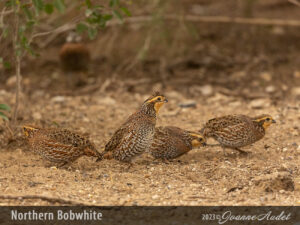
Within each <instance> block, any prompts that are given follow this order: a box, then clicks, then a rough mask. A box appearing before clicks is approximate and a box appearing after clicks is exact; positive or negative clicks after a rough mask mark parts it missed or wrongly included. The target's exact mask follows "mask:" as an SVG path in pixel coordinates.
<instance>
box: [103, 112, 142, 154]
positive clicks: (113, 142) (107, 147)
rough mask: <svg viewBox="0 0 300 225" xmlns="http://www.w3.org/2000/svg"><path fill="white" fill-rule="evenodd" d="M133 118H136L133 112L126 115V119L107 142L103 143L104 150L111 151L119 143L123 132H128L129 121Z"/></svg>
mask: <svg viewBox="0 0 300 225" xmlns="http://www.w3.org/2000/svg"><path fill="white" fill-rule="evenodd" d="M135 119H138V116H136V114H133V115H131V116H129V117H128V119H127V120H126V121H125V122H124V123H123V124H122V126H121V127H120V128H119V129H118V130H117V131H116V132H115V133H114V134H113V136H112V137H111V139H110V140H109V141H108V142H107V144H106V145H105V150H104V152H109V151H113V150H114V149H116V148H117V147H118V146H119V145H120V143H121V142H122V140H123V138H124V134H126V133H128V132H130V130H131V129H130V127H131V123H132V121H134V120H135Z"/></svg>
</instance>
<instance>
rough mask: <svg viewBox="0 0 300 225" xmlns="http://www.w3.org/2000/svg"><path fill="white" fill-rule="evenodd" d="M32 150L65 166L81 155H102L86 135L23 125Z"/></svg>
mask: <svg viewBox="0 0 300 225" xmlns="http://www.w3.org/2000/svg"><path fill="white" fill-rule="evenodd" d="M23 132H24V135H25V136H26V138H27V140H28V143H29V145H30V147H31V148H32V150H33V151H34V152H35V153H37V154H39V155H40V156H42V158H44V159H46V160H49V161H51V162H55V163H58V164H60V165H59V166H63V165H65V164H67V163H70V162H73V161H75V160H76V159H78V158H79V157H81V156H84V155H85V156H91V157H97V158H99V157H100V156H101V155H100V153H99V152H98V151H97V150H96V148H95V146H94V144H93V143H92V142H91V141H89V140H88V139H87V138H86V137H83V136H81V135H79V134H77V133H74V132H72V131H69V130H66V129H56V128H39V127H36V126H31V125H26V126H23Z"/></svg>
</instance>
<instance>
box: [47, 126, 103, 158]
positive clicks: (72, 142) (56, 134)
mask: <svg viewBox="0 0 300 225" xmlns="http://www.w3.org/2000/svg"><path fill="white" fill-rule="evenodd" d="M46 135H47V137H48V138H49V139H50V140H52V141H54V142H57V143H60V144H62V145H67V146H72V147H75V148H78V149H81V151H84V154H85V155H88V156H95V157H99V156H100V154H99V152H98V151H97V150H96V147H95V145H94V144H93V143H92V142H91V141H90V140H89V139H88V138H86V137H83V136H81V135H79V134H77V133H74V132H72V131H69V130H66V129H62V130H59V129H49V130H47V133H46Z"/></svg>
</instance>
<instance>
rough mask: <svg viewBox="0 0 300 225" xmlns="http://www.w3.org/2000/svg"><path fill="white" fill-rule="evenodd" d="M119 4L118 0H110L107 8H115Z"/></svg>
mask: <svg viewBox="0 0 300 225" xmlns="http://www.w3.org/2000/svg"><path fill="white" fill-rule="evenodd" d="M119 4H120V2H119V0H110V1H109V6H110V7H111V8H112V7H115V6H117V5H119Z"/></svg>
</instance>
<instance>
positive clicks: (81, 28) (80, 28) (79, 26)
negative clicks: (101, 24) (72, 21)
mask: <svg viewBox="0 0 300 225" xmlns="http://www.w3.org/2000/svg"><path fill="white" fill-rule="evenodd" d="M87 29H88V26H87V25H85V24H84V23H79V24H77V26H76V30H77V32H78V33H82V32H84V31H86V30H87Z"/></svg>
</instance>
